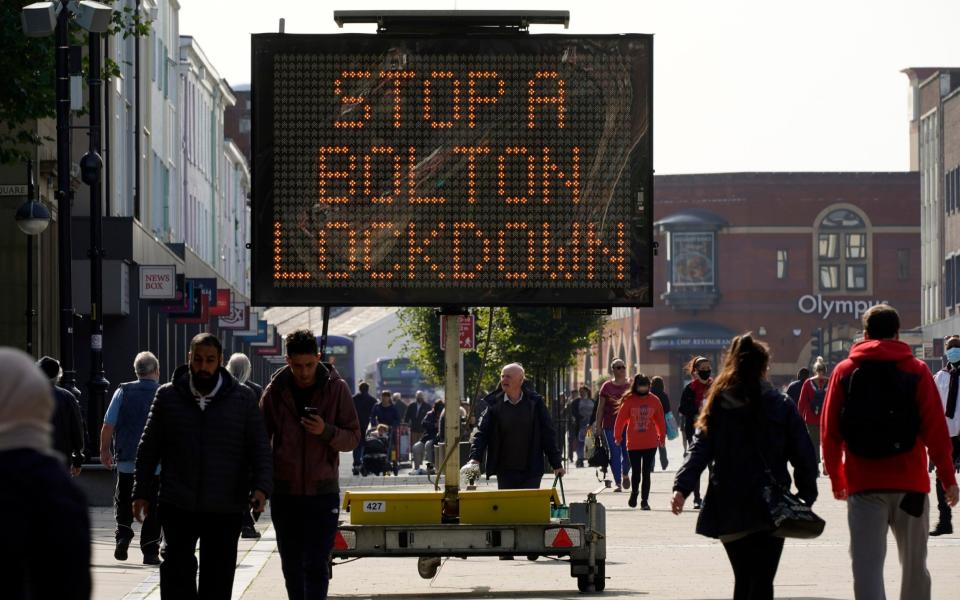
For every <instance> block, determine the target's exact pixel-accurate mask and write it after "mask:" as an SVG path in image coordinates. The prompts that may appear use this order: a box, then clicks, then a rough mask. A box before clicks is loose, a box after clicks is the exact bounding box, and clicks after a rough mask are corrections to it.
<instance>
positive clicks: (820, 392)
mask: <svg viewBox="0 0 960 600" xmlns="http://www.w3.org/2000/svg"><path fill="white" fill-rule="evenodd" d="M829 382H830V380H829V379H827V365H826V364H825V363H824V362H823V357H822V356H818V357H817V362H815V363H814V364H813V377H811V378H810V379H808V380H806V381H804V382H803V387H802V388H801V389H800V400H799V401H798V402H797V410H798V411H800V416H801V417H803V422H804V423H806V424H807V433H809V434H810V441H811V442H813V449H814V450H816V451H817V464H818V465H819V464H820V413H822V412H823V404H824V402H825V401H826V399H827V384H828V383H829ZM824 475H826V471H824Z"/></svg>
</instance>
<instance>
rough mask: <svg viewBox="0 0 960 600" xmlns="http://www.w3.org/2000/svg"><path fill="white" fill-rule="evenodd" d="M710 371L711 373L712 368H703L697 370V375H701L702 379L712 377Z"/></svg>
mask: <svg viewBox="0 0 960 600" xmlns="http://www.w3.org/2000/svg"><path fill="white" fill-rule="evenodd" d="M710 373H711V371H710V369H701V370H699V371H697V376H698V377H700V379H704V380H706V379H710Z"/></svg>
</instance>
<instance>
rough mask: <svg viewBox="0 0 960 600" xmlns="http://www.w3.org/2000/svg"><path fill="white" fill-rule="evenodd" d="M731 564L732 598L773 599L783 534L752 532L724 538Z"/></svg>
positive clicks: (743, 599)
mask: <svg viewBox="0 0 960 600" xmlns="http://www.w3.org/2000/svg"><path fill="white" fill-rule="evenodd" d="M723 549H724V550H726V551H727V558H729V559H730V566H731V567H733V577H734V581H735V583H734V587H733V600H773V580H774V578H775V577H776V576H777V567H779V566H780V555H781V554H782V553H783V538H779V537H774V536H772V535H770V534H769V533H768V532H761V533H753V534H750V535H748V536H747V537H745V538H741V539H739V540H737V541H735V542H725V543H724V544H723Z"/></svg>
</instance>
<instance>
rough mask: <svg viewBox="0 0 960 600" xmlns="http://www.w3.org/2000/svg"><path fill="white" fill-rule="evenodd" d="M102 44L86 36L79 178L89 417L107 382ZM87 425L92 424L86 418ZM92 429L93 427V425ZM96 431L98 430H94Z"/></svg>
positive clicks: (101, 403) (103, 398) (99, 408)
mask: <svg viewBox="0 0 960 600" xmlns="http://www.w3.org/2000/svg"><path fill="white" fill-rule="evenodd" d="M101 52H102V44H101V43H100V34H99V33H97V32H96V31H91V32H90V39H89V57H90V77H89V79H88V80H87V83H88V86H89V89H90V131H89V136H90V146H89V149H88V150H87V153H86V154H84V155H83V158H81V159H80V177H81V179H83V182H84V183H86V184H87V185H88V186H90V250H89V253H88V256H89V258H90V380H89V381H88V383H87V387H88V389H89V392H90V401H89V402H88V404H87V406H88V410H90V411H91V414H93V415H103V414H104V413H105V412H106V408H107V406H106V404H107V392H108V390H109V388H110V382H109V381H107V378H106V377H105V376H104V372H103V223H102V216H103V215H102V214H101V213H102V210H103V208H102V206H101V203H102V201H103V193H102V185H101V180H102V173H103V158H101V156H100V120H101V119H100V117H101V111H102V110H103V105H102V101H101V98H100V90H101V86H102V85H103V80H102V79H101V78H100V76H101V74H100V68H101V67H100V58H101V57H100V53H101ZM87 420H88V422H90V421H94V419H90V416H89V415H88V417H87ZM93 425H95V426H96V425H97V424H96V423H93ZM97 429H99V427H97Z"/></svg>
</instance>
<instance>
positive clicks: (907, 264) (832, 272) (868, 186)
mask: <svg viewBox="0 0 960 600" xmlns="http://www.w3.org/2000/svg"><path fill="white" fill-rule="evenodd" d="M654 194H655V201H654V206H655V220H656V221H657V223H658V234H657V240H658V241H659V243H660V251H659V254H658V256H657V257H656V258H655V262H654V265H655V267H654V277H655V282H654V285H655V290H656V293H655V296H654V298H655V303H654V307H653V308H650V309H640V310H634V311H623V312H617V313H614V317H613V318H612V319H611V320H610V321H609V323H608V325H607V328H606V331H605V335H604V340H603V342H602V343H601V344H600V345H599V346H598V347H595V348H593V349H592V351H591V352H590V354H589V360H585V358H586V357H585V356H582V357H581V358H580V361H579V364H578V366H577V368H576V369H574V370H573V371H574V372H573V374H572V376H571V378H570V381H569V382H568V384H569V385H571V386H572V385H575V384H579V383H582V382H584V381H585V380H586V379H589V380H590V381H591V382H592V383H594V384H595V383H597V382H598V381H599V380H600V379H602V378H604V377H606V376H607V365H608V364H609V362H610V360H611V359H612V358H614V357H618V356H619V357H622V358H624V359H625V360H626V362H627V364H628V369H629V371H630V373H631V374H633V373H635V372H637V371H638V370H639V371H641V372H645V373H647V374H648V375H660V376H662V377H664V379H665V380H666V384H667V390H668V392H669V393H670V394H671V399H672V401H673V402H674V403H676V402H677V401H678V400H679V391H680V389H681V387H682V385H683V383H684V382H685V380H686V377H685V376H684V375H682V372H681V365H682V363H684V362H685V361H687V360H688V359H689V358H690V357H691V356H695V355H698V354H703V355H705V356H708V357H711V358H712V359H713V360H715V361H716V360H718V359H719V358H720V350H719V348H720V347H722V346H723V345H724V342H725V341H728V340H729V335H735V334H738V333H742V332H745V331H753V332H754V333H755V334H756V335H757V336H758V337H759V338H760V339H762V340H763V341H765V342H766V343H768V344H769V345H770V348H771V351H772V354H773V358H772V364H771V369H770V378H771V380H773V381H774V382H775V383H778V384H780V383H784V382H786V381H788V380H789V379H791V378H792V377H793V376H794V375H795V374H796V371H797V370H798V369H799V368H800V367H802V366H808V365H809V364H810V362H811V352H812V351H813V347H812V344H813V339H814V338H813V336H815V335H817V331H818V330H819V331H820V333H819V335H820V336H821V339H822V340H823V345H824V346H825V347H823V349H822V350H821V352H820V353H821V354H823V356H824V357H825V358H827V360H828V362H830V363H832V364H835V363H836V362H837V361H839V360H840V359H842V358H843V357H845V356H846V352H847V350H848V349H849V347H850V345H851V343H852V342H853V340H854V338H855V337H856V336H857V335H859V331H860V325H859V320H858V319H857V318H856V316H857V314H858V313H860V312H862V311H863V310H865V308H866V307H867V306H868V305H870V304H871V303H876V302H879V301H888V302H890V303H891V304H892V305H893V306H895V307H896V308H897V309H898V310H899V311H900V314H901V319H902V322H903V328H904V329H911V328H916V327H918V326H919V324H920V296H919V294H918V292H917V290H918V289H919V286H920V231H919V224H920V211H919V196H920V186H919V178H918V174H917V173H734V174H716V175H675V176H661V177H657V178H656V180H655V189H654ZM825 219H827V220H826V221H825ZM698 223H701V224H702V225H701V224H698ZM678 228H679V229H678ZM710 229H713V230H714V231H715V233H714V232H711V231H710ZM821 233H822V234H824V236H825V238H824V241H823V242H822V243H821V241H820V237H819V236H820V234H821ZM678 234H680V235H678ZM832 234H836V236H834V237H831V235H832ZM671 236H674V237H671ZM711 236H713V237H712V239H713V242H712V246H713V247H712V249H711V248H710V246H711V243H710V239H711ZM831 242H832V243H831ZM864 242H865V243H864ZM778 251H779V253H782V252H784V251H785V255H783V254H780V257H779V258H780V259H781V261H780V267H779V269H782V271H781V272H780V275H782V277H781V278H778ZM821 251H823V253H824V254H825V255H826V256H825V258H823V259H821V258H820V253H821ZM710 256H712V257H713V261H712V263H713V264H712V265H711V264H710V263H711V260H710ZM784 258H785V261H783V260H782V259H784ZM670 259H672V260H670ZM821 263H822V266H823V268H824V269H825V274H821V272H820V268H819V267H820V265H821ZM834 266H836V267H837V268H836V269H834ZM711 273H712V276H711ZM847 275H849V281H847ZM832 276H835V277H832ZM864 276H865V277H864ZM674 280H676V281H674ZM710 281H712V285H711V284H710V283H709V282H710ZM704 282H706V283H704ZM698 283H699V284H698ZM833 283H836V284H838V287H839V288H840V289H832V290H831V289H823V288H824V286H829V285H831V284H833ZM848 283H849V287H850V288H855V289H846V287H847V284H848ZM701 284H702V285H701ZM668 292H669V293H668ZM651 335H652V336H653V338H652V339H651V337H650V336H651ZM724 335H727V337H726V338H724ZM721 338H722V339H721ZM910 341H911V342H913V340H910ZM914 343H916V344H919V343H920V342H919V338H918V339H917V340H916V341H915V342H914ZM827 346H829V347H830V348H832V352H829V351H828V350H827ZM587 363H589V365H588V364H587Z"/></svg>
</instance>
